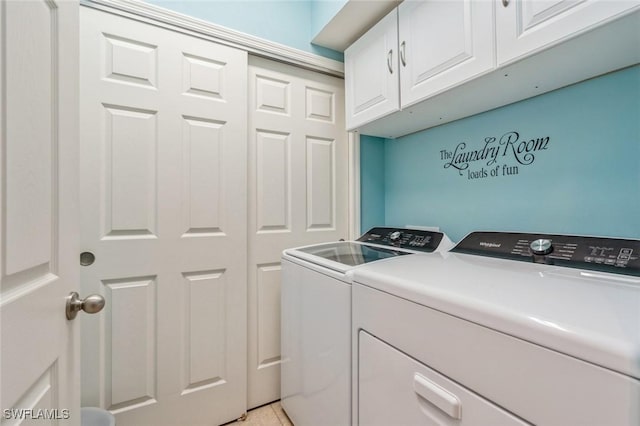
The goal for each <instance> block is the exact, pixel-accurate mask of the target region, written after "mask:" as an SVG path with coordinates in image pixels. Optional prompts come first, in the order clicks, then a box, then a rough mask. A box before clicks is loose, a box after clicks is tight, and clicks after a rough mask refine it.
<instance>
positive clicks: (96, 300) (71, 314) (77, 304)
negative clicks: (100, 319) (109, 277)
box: [66, 291, 104, 320]
mask: <svg viewBox="0 0 640 426" xmlns="http://www.w3.org/2000/svg"><path fill="white" fill-rule="evenodd" d="M102 308H104V297H102V296H100V295H99V294H91V295H89V296H87V297H85V298H84V300H83V299H80V296H79V295H78V293H76V292H75V291H72V292H71V293H69V296H67V309H66V314H67V319H68V320H72V319H75V317H76V315H78V312H79V311H81V310H82V311H85V312H86V313H88V314H95V313H97V312H100V311H101V310H102Z"/></svg>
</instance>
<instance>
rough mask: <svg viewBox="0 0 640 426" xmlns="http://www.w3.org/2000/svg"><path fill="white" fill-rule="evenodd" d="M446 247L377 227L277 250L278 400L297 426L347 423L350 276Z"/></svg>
mask: <svg viewBox="0 0 640 426" xmlns="http://www.w3.org/2000/svg"><path fill="white" fill-rule="evenodd" d="M451 247H453V244H452V243H451V240H449V238H447V236H446V235H444V234H443V233H440V232H432V231H427V230H418V229H398V228H381V227H378V228H373V229H371V230H370V231H369V232H367V233H365V234H364V235H363V236H362V237H360V238H359V239H358V240H356V241H337V242H331V243H326V244H317V245H312V246H306V247H300V248H295V249H289V250H285V251H284V252H283V255H282V289H281V295H282V299H281V312H282V317H281V324H282V327H281V347H282V355H281V356H282V364H281V402H282V407H283V408H284V410H285V412H286V413H287V415H288V416H289V417H290V418H291V420H292V421H293V423H294V424H295V425H296V426H306V425H323V426H324V425H331V426H338V425H348V424H350V423H351V381H352V377H351V279H352V278H351V277H352V274H353V272H354V271H355V270H358V269H361V268H363V267H366V266H368V265H372V264H377V263H385V262H389V261H393V260H395V259H398V258H401V257H412V256H418V255H420V256H430V255H439V254H440V253H441V252H444V251H446V250H448V249H450V248H451Z"/></svg>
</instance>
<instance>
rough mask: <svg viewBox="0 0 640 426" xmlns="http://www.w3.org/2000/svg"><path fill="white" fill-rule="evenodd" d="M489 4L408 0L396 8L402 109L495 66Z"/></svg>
mask: <svg viewBox="0 0 640 426" xmlns="http://www.w3.org/2000/svg"><path fill="white" fill-rule="evenodd" d="M493 16H494V14H493V3H492V2H490V1H474V0H450V1H441V0H407V1H404V2H403V3H401V4H400V6H398V28H399V30H398V31H399V39H398V40H399V43H400V45H399V56H400V102H401V105H402V107H403V108H404V107H406V106H409V105H412V104H414V103H416V102H419V101H421V100H424V99H426V98H428V97H430V96H433V95H436V94H438V93H440V92H443V91H445V90H447V89H450V88H451V87H453V86H456V85H459V84H462V83H464V82H465V81H466V80H469V79H471V78H473V77H475V76H478V75H480V74H482V73H484V72H487V71H490V70H492V69H493V68H494V66H495V55H494V50H495V43H494V17H493Z"/></svg>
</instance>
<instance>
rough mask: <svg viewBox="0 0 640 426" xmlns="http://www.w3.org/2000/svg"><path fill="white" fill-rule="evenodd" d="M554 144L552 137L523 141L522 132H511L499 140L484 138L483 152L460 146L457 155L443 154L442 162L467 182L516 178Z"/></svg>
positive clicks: (445, 152) (525, 139)
mask: <svg viewBox="0 0 640 426" xmlns="http://www.w3.org/2000/svg"><path fill="white" fill-rule="evenodd" d="M550 141H551V138H550V137H549V136H545V137H541V138H521V137H520V134H519V133H518V132H516V131H510V132H507V133H505V134H504V135H502V136H500V137H499V138H496V137H494V136H489V137H486V138H484V142H483V144H484V146H481V147H480V148H479V149H471V148H470V147H468V146H467V143H466V142H460V143H459V144H458V145H457V146H456V147H455V149H454V150H453V151H450V150H447V149H443V150H441V151H440V159H441V160H443V161H445V163H444V168H445V169H449V168H452V169H455V170H457V171H458V173H459V175H460V176H466V177H467V179H482V178H486V177H489V176H491V177H496V176H513V175H517V174H518V173H519V167H520V166H529V165H531V164H533V163H534V162H535V160H536V158H537V157H536V156H537V155H538V154H539V153H540V152H541V151H546V150H547V149H548V148H549V143H550ZM474 166H475V167H474Z"/></svg>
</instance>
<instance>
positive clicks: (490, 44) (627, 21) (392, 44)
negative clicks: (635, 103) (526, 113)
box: [345, 0, 640, 138]
mask: <svg viewBox="0 0 640 426" xmlns="http://www.w3.org/2000/svg"><path fill="white" fill-rule="evenodd" d="M638 28H640V2H639V1H638V0H631V1H629V0H493V1H478V0H448V1H442V0H405V1H404V2H403V3H401V4H400V5H399V6H398V7H397V8H396V9H395V10H393V11H392V12H391V13H390V14H388V15H387V16H386V17H384V18H383V19H382V20H381V21H380V22H378V24H376V25H375V26H373V27H372V28H371V29H370V30H369V31H368V32H367V33H365V34H364V35H363V36H362V37H361V38H359V39H358V40H357V41H356V42H354V43H353V44H352V45H351V46H350V47H349V48H348V49H347V50H345V83H346V94H345V96H346V102H347V105H346V114H347V116H346V124H347V129H348V130H360V131H361V132H362V133H364V134H369V135H376V136H382V137H386V138H393V137H399V136H402V135H405V134H409V133H412V132H416V131H419V130H423V129H426V128H429V127H432V126H435V125H439V124H444V123H446V122H449V121H453V120H456V119H459V118H463V117H467V116H470V115H473V114H477V113H480V112H483V111H487V110H489V109H493V108H496V107H499V106H502V105H506V104H509V103H512V102H516V101H519V100H522V99H526V98H528V97H531V96H536V95H540V94H542V93H545V92H548V91H551V90H554V89H558V88H560V87H563V86H566V85H569V84H572V83H576V82H578V81H582V80H585V79H587V78H591V77H595V76H597V75H600V74H604V73H606V72H610V71H613V70H616V69H620V68H623V67H626V66H630V65H634V64H637V63H639V62H640V32H638Z"/></svg>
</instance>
